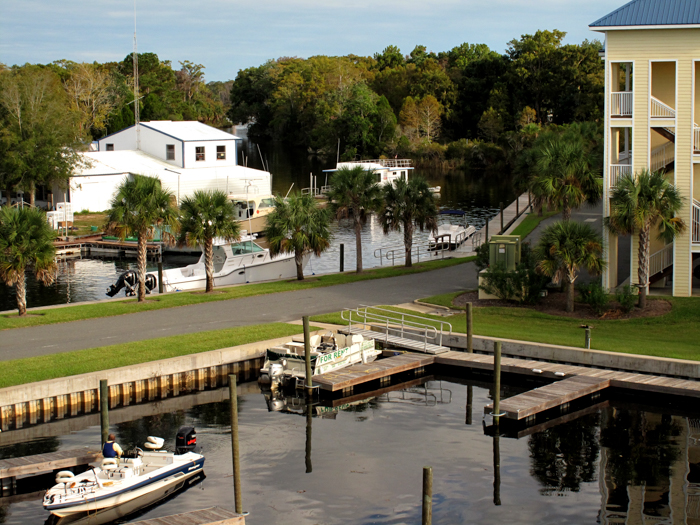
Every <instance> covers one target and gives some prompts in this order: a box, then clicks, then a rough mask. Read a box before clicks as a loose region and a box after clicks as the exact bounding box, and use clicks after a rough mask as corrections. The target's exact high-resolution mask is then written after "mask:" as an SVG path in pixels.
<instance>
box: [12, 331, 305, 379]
mask: <svg viewBox="0 0 700 525" xmlns="http://www.w3.org/2000/svg"><path fill="white" fill-rule="evenodd" d="M311 330H318V328H316V327H311ZM301 333H303V328H302V327H301V326H297V325H291V324H286V323H271V324H259V325H251V326H243V327H239V328H227V329H225V330H213V331H210V332H198V333H194V334H185V335H177V336H172V337H163V338H159V339H148V340H146V341H136V342H133V343H125V344H121V345H113V346H103V347H101V348H90V349H88V350H78V351H76V352H64V353H61V354H52V355H46V356H40V357H28V358H26V359H16V360H13V361H4V362H3V370H5V372H4V373H3V374H2V375H1V376H0V388H5V387H8V386H15V385H23V384H26V383H33V382H34V381H43V380H46V379H55V378H57V377H67V376H72V375H76V374H86V373H89V372H97V371H100V370H107V369H110V368H119V367H122V366H130V365H136V364H140V363H146V362H149V361H157V360H159V359H168V358H171V357H179V356H183V355H190V354H197V353H199V352H206V351H209V350H218V349H220V348H228V347H230V346H238V345H244V344H247V343H254V342H256V341H265V340H267V339H275V338H277V337H285V336H289V337H290V338H291V337H292V336H293V335H297V334H301Z"/></svg>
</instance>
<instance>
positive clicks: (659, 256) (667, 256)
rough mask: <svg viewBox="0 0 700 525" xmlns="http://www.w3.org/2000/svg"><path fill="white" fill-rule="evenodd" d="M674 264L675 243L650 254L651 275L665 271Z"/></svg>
mask: <svg viewBox="0 0 700 525" xmlns="http://www.w3.org/2000/svg"><path fill="white" fill-rule="evenodd" d="M672 264H673V243H671V244H668V245H666V246H664V247H663V248H661V249H660V250H659V251H658V252H655V253H652V254H651V255H650V256H649V277H651V276H652V275H656V274H657V273H660V272H663V271H664V270H665V269H666V268H668V267H669V266H671V265H672Z"/></svg>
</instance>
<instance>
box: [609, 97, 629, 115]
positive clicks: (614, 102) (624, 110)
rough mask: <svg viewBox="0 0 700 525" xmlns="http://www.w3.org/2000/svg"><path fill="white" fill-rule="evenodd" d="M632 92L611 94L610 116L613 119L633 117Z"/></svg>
mask: <svg viewBox="0 0 700 525" xmlns="http://www.w3.org/2000/svg"><path fill="white" fill-rule="evenodd" d="M632 102H633V99H632V91H614V92H612V93H610V115H611V116H613V117H631V116H632Z"/></svg>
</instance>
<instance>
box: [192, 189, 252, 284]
mask: <svg viewBox="0 0 700 525" xmlns="http://www.w3.org/2000/svg"><path fill="white" fill-rule="evenodd" d="M240 235H241V228H240V225H239V224H238V222H237V221H236V210H235V209H234V206H233V203H232V202H231V201H230V200H229V199H228V197H227V196H226V193H225V192H223V191H221V190H213V191H204V190H197V191H195V192H194V194H192V196H189V197H185V198H184V199H182V202H181V203H180V235H179V237H178V244H179V245H181V246H182V245H184V244H187V245H189V246H192V247H196V246H198V245H201V246H202V248H203V252H204V268H205V272H206V275H207V288H206V292H213V291H214V238H215V237H219V238H222V239H224V240H225V241H227V242H230V241H234V240H238V239H239V238H240Z"/></svg>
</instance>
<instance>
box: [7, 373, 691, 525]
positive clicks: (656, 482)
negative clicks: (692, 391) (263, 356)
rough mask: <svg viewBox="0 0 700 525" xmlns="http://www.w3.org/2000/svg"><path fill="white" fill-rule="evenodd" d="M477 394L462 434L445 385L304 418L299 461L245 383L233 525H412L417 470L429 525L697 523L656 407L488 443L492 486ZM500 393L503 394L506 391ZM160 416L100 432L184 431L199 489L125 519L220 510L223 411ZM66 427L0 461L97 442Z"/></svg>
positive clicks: (619, 409)
mask: <svg viewBox="0 0 700 525" xmlns="http://www.w3.org/2000/svg"><path fill="white" fill-rule="evenodd" d="M461 382H462V383H464V382H465V381H461ZM480 385H483V383H473V386H471V390H472V403H473V423H472V424H466V423H465V418H466V414H465V406H466V405H467V395H468V394H467V390H468V388H469V387H468V386H467V385H466V384H459V383H457V382H450V381H445V380H443V381H437V380H431V381H429V382H428V383H426V384H425V385H424V386H423V387H414V388H412V389H409V390H404V391H396V392H390V393H388V394H383V395H379V396H376V397H370V398H369V399H366V400H364V401H360V402H357V403H356V404H354V405H345V406H343V407H341V409H340V410H338V411H336V412H333V411H332V410H330V409H320V408H317V409H316V411H317V413H316V415H314V417H313V418H311V435H310V455H308V456H307V455H306V453H305V451H306V450H307V439H308V438H309V434H308V428H307V418H305V417H304V416H303V415H299V414H295V413H281V412H270V411H268V407H267V404H266V401H265V398H264V397H263V395H261V394H260V393H258V391H257V387H256V386H254V385H252V384H244V385H242V386H241V388H242V389H243V391H244V392H245V393H243V394H242V395H240V396H239V401H238V402H239V418H240V443H241V462H242V463H241V464H242V467H241V468H242V470H241V479H242V486H243V502H244V509H245V510H247V511H249V512H250V516H249V517H248V518H247V519H246V523H250V524H252V525H255V524H266V525H270V524H289V523H294V524H315V523H324V524H325V523H359V524H370V523H381V524H399V523H419V522H420V512H421V508H420V501H421V480H422V467H423V466H425V465H430V466H432V467H433V475H434V481H433V494H434V495H433V502H434V503H433V506H434V523H450V524H452V523H485V524H502V523H514V524H515V523H518V524H521V523H533V524H542V523H551V524H561V523H612V522H613V518H617V519H618V521H614V522H615V523H621V522H624V521H625V519H626V517H629V518H630V519H633V520H634V522H635V523H641V522H642V520H648V522H655V523H697V521H695V520H697V519H698V518H700V491H698V487H699V485H698V482H700V444H699V443H698V441H697V440H698V439H700V425H699V424H698V421H697V420H695V419H688V418H686V417H681V416H676V415H672V413H665V414H664V413H662V412H666V410H667V409H666V408H664V409H663V410H662V409H659V408H652V409H646V410H638V409H631V408H629V405H626V404H625V403H624V402H620V401H615V400H612V401H610V403H611V405H612V406H608V404H607V402H605V403H603V404H602V405H601V408H599V409H598V410H595V411H593V412H592V413H590V414H588V415H585V416H583V417H580V418H578V419H575V420H573V421H569V422H566V423H563V424H560V425H558V426H554V427H553V428H549V429H547V430H544V431H540V432H537V433H534V434H532V435H529V436H525V437H521V438H520V439H513V438H506V437H500V438H499V439H498V441H499V443H498V448H499V449H500V484H499V485H496V486H494V448H495V447H494V446H495V440H494V438H492V437H489V436H486V435H484V431H483V429H482V424H481V414H482V413H483V407H484V406H485V405H486V404H488V403H489V402H490V398H489V392H488V390H487V389H486V388H483V387H482V386H480ZM505 391H506V395H513V394H514V393H516V392H517V391H519V389H518V388H513V387H510V388H509V387H505ZM206 395H209V396H216V395H217V393H216V392H210V393H206ZM220 395H221V396H223V395H224V394H223V393H221V394H220ZM189 397H192V396H189ZM180 399H181V400H182V402H186V401H187V399H188V397H183V398H180ZM639 401H640V400H639V399H637V402H639ZM155 406H156V405H154V407H155ZM613 407H614V408H613ZM124 410H125V411H128V410H132V411H133V410H134V408H133V407H132V408H131V409H124ZM324 410H325V412H324V413H323V414H321V412H322V411H324ZM161 411H162V412H164V413H162V414H160V415H154V416H150V417H145V418H142V419H137V420H135V421H131V422H125V423H121V424H118V425H115V426H113V427H112V429H113V430H114V431H115V432H116V434H117V437H118V441H119V442H121V443H122V445H130V444H136V443H139V444H140V443H142V442H143V441H144V440H145V438H146V436H148V435H159V436H163V437H165V438H167V439H168V440H167V446H169V447H172V445H173V439H174V435H175V433H176V431H177V428H178V427H179V426H180V425H183V424H192V425H193V426H195V427H196V429H197V432H198V442H199V444H200V445H201V447H202V448H203V453H204V454H205V456H206V463H205V469H204V470H205V473H206V480H205V481H204V482H203V483H201V484H200V485H197V486H195V487H192V488H190V489H189V490H187V491H185V492H183V493H181V494H179V495H178V496H177V497H175V498H174V499H172V500H170V501H167V502H165V503H164V504H162V505H161V506H158V507H156V508H153V509H151V510H149V511H147V512H146V513H145V514H143V515H141V516H139V517H138V518H134V520H137V519H146V518H155V517H159V516H165V515H169V514H174V513H178V512H184V511H187V510H193V509H198V508H205V507H209V506H212V505H223V506H228V507H232V506H233V495H232V494H233V492H232V478H231V477H230V476H231V442H230V436H229V416H228V414H229V407H228V402H226V401H223V402H213V403H208V404H202V405H199V406H194V407H192V408H185V409H180V410H172V409H170V408H168V407H165V406H164V407H163V408H162V409H161ZM300 412H301V413H303V410H301V411H300ZM127 413H128V412H127ZM154 413H156V414H158V413H159V411H158V409H157V408H154ZM127 419H128V418H127ZM76 421H77V420H76ZM74 428H77V429H78V430H75V431H74V432H72V433H70V434H66V435H60V436H56V437H47V438H43V439H41V440H38V441H34V442H29V443H24V444H23V445H21V446H17V447H14V446H5V447H2V446H1V445H2V443H7V442H8V441H12V440H13V435H12V432H6V433H3V435H2V436H0V457H13V456H15V455H21V454H26V453H28V452H33V453H37V452H48V451H52V450H57V449H68V448H74V447H81V446H86V445H88V446H93V447H94V446H97V444H98V443H99V440H100V429H99V427H90V428H82V429H81V426H80V424H75V425H74ZM48 435H50V431H49V434H48ZM309 467H310V469H309ZM308 470H311V471H310V472H308ZM48 484H51V481H50V480H49V481H48ZM39 488H40V487H35V488H34V490H39ZM494 501H498V502H499V503H500V504H498V505H497V504H495V503H494ZM45 516H46V514H45V513H44V511H43V509H42V508H41V502H40V501H39V500H32V501H24V502H19V503H13V504H10V505H7V504H5V505H3V504H2V500H0V523H7V524H22V525H25V524H27V523H42V522H43V520H44V518H45Z"/></svg>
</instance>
